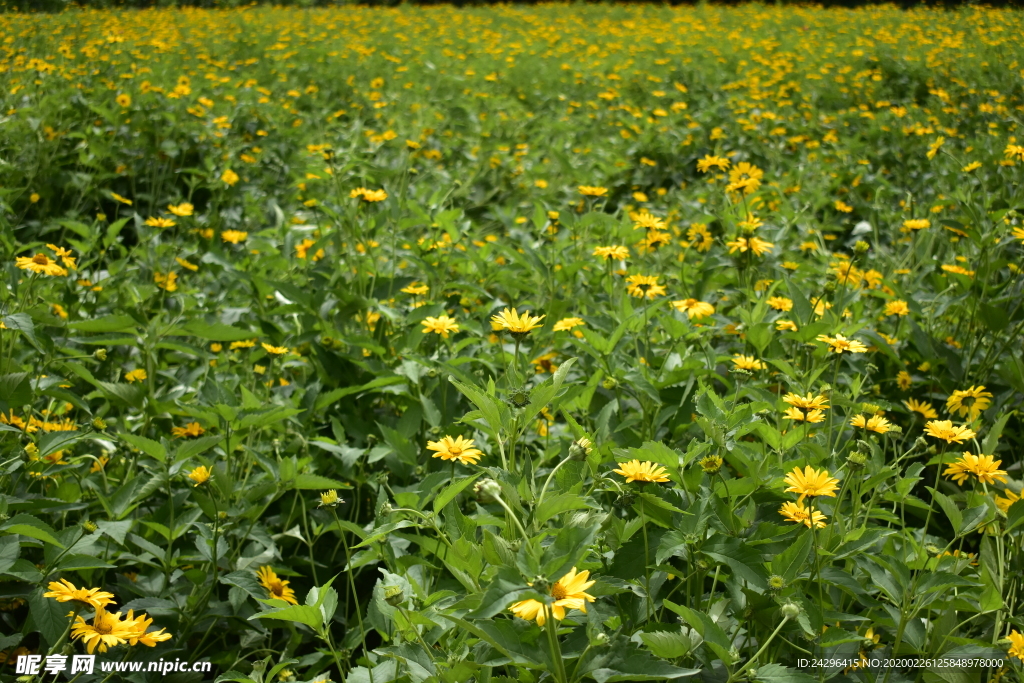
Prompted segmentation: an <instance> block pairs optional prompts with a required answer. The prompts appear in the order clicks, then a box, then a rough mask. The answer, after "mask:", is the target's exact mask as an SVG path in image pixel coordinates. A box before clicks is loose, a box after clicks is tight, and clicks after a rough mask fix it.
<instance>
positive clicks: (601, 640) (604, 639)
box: [590, 633, 608, 647]
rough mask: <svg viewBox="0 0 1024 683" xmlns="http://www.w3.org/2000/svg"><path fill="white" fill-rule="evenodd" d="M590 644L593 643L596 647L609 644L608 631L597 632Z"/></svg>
mask: <svg viewBox="0 0 1024 683" xmlns="http://www.w3.org/2000/svg"><path fill="white" fill-rule="evenodd" d="M590 644H591V645H593V646H594V647H602V646H604V645H607V644H608V634H607V633H598V634H595V635H594V638H593V640H591V641H590Z"/></svg>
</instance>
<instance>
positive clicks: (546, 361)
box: [530, 352, 558, 374]
mask: <svg viewBox="0 0 1024 683" xmlns="http://www.w3.org/2000/svg"><path fill="white" fill-rule="evenodd" d="M555 358H558V354H557V353H555V352H551V353H545V354H544V355H542V356H539V357H537V358H534V359H533V360H531V361H530V362H531V363H533V367H534V368H536V370H537V373H538V374H539V373H542V372H548V373H551V372H554V371H555V370H557V369H558V366H557V365H555V364H554V363H553V362H552V361H554V359H555Z"/></svg>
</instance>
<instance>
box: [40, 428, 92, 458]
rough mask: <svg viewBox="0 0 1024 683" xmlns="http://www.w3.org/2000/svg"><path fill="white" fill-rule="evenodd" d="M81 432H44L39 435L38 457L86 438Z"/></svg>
mask: <svg viewBox="0 0 1024 683" xmlns="http://www.w3.org/2000/svg"><path fill="white" fill-rule="evenodd" d="M89 436H90V435H89V434H88V433H83V432H46V433H45V434H43V435H42V436H40V437H39V454H38V455H39V457H40V458H45V457H46V456H48V455H50V454H51V453H56V452H57V451H61V450H64V449H65V448H67V447H68V446H70V445H71V444H73V443H75V442H76V441H81V440H82V439H85V438H88V437H89Z"/></svg>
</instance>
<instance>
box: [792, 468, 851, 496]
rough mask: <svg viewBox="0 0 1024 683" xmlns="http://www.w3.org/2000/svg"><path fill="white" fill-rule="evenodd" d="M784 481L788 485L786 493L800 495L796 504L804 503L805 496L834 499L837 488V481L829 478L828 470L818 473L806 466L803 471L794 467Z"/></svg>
mask: <svg viewBox="0 0 1024 683" xmlns="http://www.w3.org/2000/svg"><path fill="white" fill-rule="evenodd" d="M785 481H786V483H787V484H789V487H788V488H787V489H786V493H799V494H800V497H799V498H798V499H797V502H798V503H802V502H804V498H806V497H807V496H811V497H814V496H831V497H832V498H835V497H836V489H838V488H839V480H838V479H836V478H834V477H830V476H829V474H828V470H821V471H818V470H816V469H814V468H813V467H811V466H810V465H807V466H806V467H805V468H804V469H803V471H801V470H800V468H799V467H794V468H793V470H792V471H791V472H790V473H789V474H787V475H786V479H785Z"/></svg>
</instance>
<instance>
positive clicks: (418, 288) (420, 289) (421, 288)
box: [402, 282, 430, 296]
mask: <svg viewBox="0 0 1024 683" xmlns="http://www.w3.org/2000/svg"><path fill="white" fill-rule="evenodd" d="M402 291H403V292H404V293H406V294H412V295H413V296H422V295H424V294H426V293H427V292H429V291H430V287H428V286H427V285H424V284H422V283H419V282H411V283H409V285H408V286H406V287H402Z"/></svg>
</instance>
